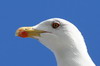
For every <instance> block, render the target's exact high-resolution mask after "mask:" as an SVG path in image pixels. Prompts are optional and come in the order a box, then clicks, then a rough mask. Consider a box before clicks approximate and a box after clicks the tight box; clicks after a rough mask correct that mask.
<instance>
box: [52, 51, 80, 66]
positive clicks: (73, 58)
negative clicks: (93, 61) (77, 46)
mask: <svg viewBox="0 0 100 66" xmlns="http://www.w3.org/2000/svg"><path fill="white" fill-rule="evenodd" d="M54 54H55V57H56V60H57V64H58V66H80V63H79V61H80V58H81V55H80V54H79V53H78V52H72V51H70V50H69V51H66V50H63V51H59V52H55V53H54Z"/></svg>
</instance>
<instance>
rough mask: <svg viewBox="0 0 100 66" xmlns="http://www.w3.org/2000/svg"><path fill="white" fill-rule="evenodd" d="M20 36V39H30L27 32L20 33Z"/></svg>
mask: <svg viewBox="0 0 100 66" xmlns="http://www.w3.org/2000/svg"><path fill="white" fill-rule="evenodd" d="M18 36H19V37H22V38H26V37H28V33H27V32H26V31H20V32H19V33H18Z"/></svg>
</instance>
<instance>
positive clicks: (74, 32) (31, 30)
mask: <svg viewBox="0 0 100 66" xmlns="http://www.w3.org/2000/svg"><path fill="white" fill-rule="evenodd" d="M16 35H17V36H20V37H23V38H27V37H29V38H36V39H38V40H39V41H40V42H41V43H42V44H43V45H45V46H46V47H48V48H49V49H50V50H51V51H52V52H54V54H55V55H56V57H57V60H58V63H59V66H65V65H68V66H90V65H91V62H92V61H91V59H90V57H89V55H88V53H87V48H86V46H85V42H84V39H83V36H82V35H81V33H80V31H79V30H78V29H77V28H76V27H75V26H74V25H73V24H72V23H70V22H68V21H66V20H64V19H60V18H52V19H48V20H45V21H43V22H41V23H39V24H37V25H35V26H32V27H21V28H19V29H18V30H17V31H16ZM77 61H80V62H77ZM70 62H72V63H70ZM88 63H90V64H88ZM93 66H94V64H93Z"/></svg>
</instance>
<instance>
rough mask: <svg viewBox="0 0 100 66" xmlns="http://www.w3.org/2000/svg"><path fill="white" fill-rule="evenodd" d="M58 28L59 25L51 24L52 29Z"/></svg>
mask: <svg viewBox="0 0 100 66" xmlns="http://www.w3.org/2000/svg"><path fill="white" fill-rule="evenodd" d="M59 26H60V25H59V23H53V24H52V27H53V28H58V27H59Z"/></svg>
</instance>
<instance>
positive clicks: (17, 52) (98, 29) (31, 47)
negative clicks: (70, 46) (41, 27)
mask: <svg viewBox="0 0 100 66" xmlns="http://www.w3.org/2000/svg"><path fill="white" fill-rule="evenodd" d="M53 17H59V18H64V19H66V20H68V21H70V22H72V23H73V24H75V25H76V26H77V27H78V28H79V30H80V31H81V32H82V34H83V36H84V38H85V41H86V44H87V47H88V51H89V54H90V56H91V58H92V59H93V61H94V62H95V64H96V65H97V66H100V60H99V59H100V51H99V50H100V48H99V47H100V45H99V44H100V1H99V0H0V28H1V29H0V66H56V65H57V64H56V61H55V57H54V55H53V53H52V52H51V51H50V50H49V49H47V48H46V47H44V46H43V45H42V44H41V43H39V42H38V40H36V39H31V38H24V39H23V38H20V37H16V36H15V31H16V29H17V28H19V27H22V26H33V25H36V24H38V23H39V22H41V21H43V20H45V19H49V18H53Z"/></svg>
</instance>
